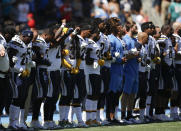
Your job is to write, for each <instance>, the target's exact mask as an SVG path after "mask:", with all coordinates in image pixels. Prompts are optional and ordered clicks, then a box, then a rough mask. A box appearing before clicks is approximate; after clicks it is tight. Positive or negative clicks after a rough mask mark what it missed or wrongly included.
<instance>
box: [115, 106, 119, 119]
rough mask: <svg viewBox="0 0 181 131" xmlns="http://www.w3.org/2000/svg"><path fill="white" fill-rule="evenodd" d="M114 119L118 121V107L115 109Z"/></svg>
mask: <svg viewBox="0 0 181 131" xmlns="http://www.w3.org/2000/svg"><path fill="white" fill-rule="evenodd" d="M114 115H115V116H114V117H115V119H116V120H118V107H116V108H115V113H114Z"/></svg>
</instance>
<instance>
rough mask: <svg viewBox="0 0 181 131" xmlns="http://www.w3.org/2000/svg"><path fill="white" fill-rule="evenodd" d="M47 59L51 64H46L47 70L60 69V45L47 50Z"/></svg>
mask: <svg viewBox="0 0 181 131" xmlns="http://www.w3.org/2000/svg"><path fill="white" fill-rule="evenodd" d="M48 60H49V61H50V63H51V65H50V66H48V68H47V70H48V71H56V70H60V67H61V48H60V46H57V47H53V48H50V49H49V50H48Z"/></svg>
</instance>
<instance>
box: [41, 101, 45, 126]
mask: <svg viewBox="0 0 181 131" xmlns="http://www.w3.org/2000/svg"><path fill="white" fill-rule="evenodd" d="M40 114H41V121H42V124H44V102H42V103H41V106H40Z"/></svg>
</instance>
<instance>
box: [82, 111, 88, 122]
mask: <svg viewBox="0 0 181 131" xmlns="http://www.w3.org/2000/svg"><path fill="white" fill-rule="evenodd" d="M82 120H83V121H84V122H86V120H87V118H86V111H83V112H82Z"/></svg>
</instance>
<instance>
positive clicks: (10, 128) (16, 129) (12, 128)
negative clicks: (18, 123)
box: [8, 126, 19, 131]
mask: <svg viewBox="0 0 181 131" xmlns="http://www.w3.org/2000/svg"><path fill="white" fill-rule="evenodd" d="M8 130H10V131H18V130H19V128H18V127H17V128H14V127H12V126H8Z"/></svg>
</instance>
